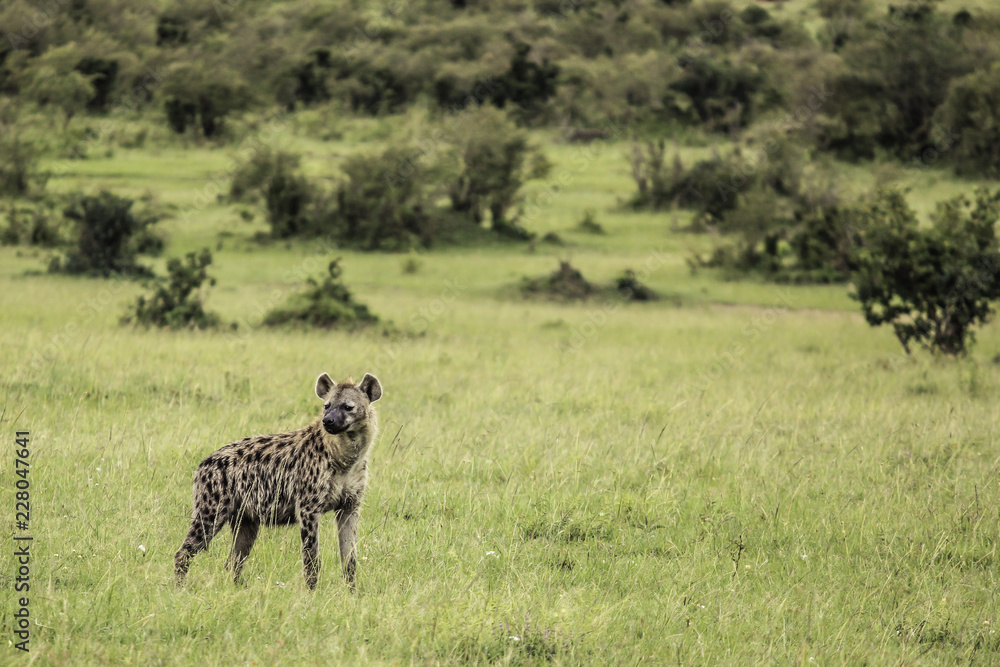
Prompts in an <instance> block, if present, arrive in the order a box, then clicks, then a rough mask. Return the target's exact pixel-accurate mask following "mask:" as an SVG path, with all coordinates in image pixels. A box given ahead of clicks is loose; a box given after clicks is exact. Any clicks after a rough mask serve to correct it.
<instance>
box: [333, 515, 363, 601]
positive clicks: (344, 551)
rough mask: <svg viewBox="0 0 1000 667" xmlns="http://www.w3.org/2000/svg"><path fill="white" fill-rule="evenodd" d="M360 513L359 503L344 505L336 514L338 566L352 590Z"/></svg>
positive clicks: (355, 567) (356, 559)
mask: <svg viewBox="0 0 1000 667" xmlns="http://www.w3.org/2000/svg"><path fill="white" fill-rule="evenodd" d="M360 512H361V506H360V504H359V503H356V502H353V503H350V504H347V505H345V506H344V507H343V508H341V510H340V511H338V512H337V528H338V533H339V537H340V564H341V565H342V566H343V569H344V578H345V579H347V583H348V584H350V586H351V590H354V571H355V570H356V569H357V565H358V554H357V546H356V545H357V541H358V517H359V515H360Z"/></svg>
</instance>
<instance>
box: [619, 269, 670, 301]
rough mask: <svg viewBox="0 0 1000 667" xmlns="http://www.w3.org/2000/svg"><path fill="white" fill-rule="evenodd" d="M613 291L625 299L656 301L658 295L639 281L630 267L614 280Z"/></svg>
mask: <svg viewBox="0 0 1000 667" xmlns="http://www.w3.org/2000/svg"><path fill="white" fill-rule="evenodd" d="M615 291H617V292H618V294H620V295H621V296H622V298H623V299H625V300H626V301H656V300H657V299H659V298H660V296H659V295H658V294H657V293H656V292H654V291H653V290H651V289H650V288H648V287H646V286H645V285H643V284H642V283H641V282H639V279H638V278H637V277H636V275H635V271H633V270H632V269H625V272H624V273H623V274H622V275H621V276H620V277H619V278H618V279H617V280H616V281H615Z"/></svg>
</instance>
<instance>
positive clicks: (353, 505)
mask: <svg viewBox="0 0 1000 667" xmlns="http://www.w3.org/2000/svg"><path fill="white" fill-rule="evenodd" d="M316 395H317V396H319V397H320V398H321V399H323V411H322V414H321V416H320V417H319V418H317V419H316V420H314V421H313V422H312V423H311V424H309V425H308V426H305V427H303V428H300V429H298V430H296V431H291V432H289V433H281V434H278V435H259V436H256V437H253V438H245V439H243V440H240V441H238V442H233V443H230V444H228V445H226V446H225V447H223V448H222V449H220V450H218V451H217V452H215V453H214V454H212V455H211V456H209V457H208V458H207V459H205V460H204V461H202V462H201V464H200V465H199V466H198V470H197V471H196V472H195V475H194V509H193V511H192V513H191V529H190V530H189V531H188V534H187V537H186V538H185V539H184V543H183V544H181V548H180V549H179V550H178V551H177V554H176V555H175V556H174V571H175V574H176V576H177V583H178V584H180V583H182V582H183V581H184V575H185V574H187V570H188V565H189V561H190V559H191V557H192V556H194V555H195V554H197V553H198V552H199V551H203V550H205V549H207V548H208V545H209V543H210V542H211V541H212V538H213V537H214V536H215V534H216V533H217V532H218V531H219V529H220V528H222V526H223V524H225V523H227V522H228V523H229V525H230V527H231V528H232V531H233V548H232V551H231V552H230V554H229V559H228V560H227V561H226V567H227V568H232V570H233V580H234V581H236V582H239V580H240V573H241V571H242V570H243V563H244V562H245V561H246V559H247V556H248V555H249V554H250V549H251V548H253V543H254V541H255V540H256V539H257V531H258V529H259V528H260V526H261V525H262V524H263V525H283V524H290V523H298V524H299V531H300V533H301V535H302V564H303V569H304V572H305V579H306V585H308V586H309V588H315V587H316V580H317V578H318V576H319V568H320V558H319V542H318V531H319V517H320V515H321V514H323V513H324V512H330V511H333V512H335V513H336V516H337V528H338V530H339V537H340V560H341V565H342V566H343V571H344V576H345V577H346V579H347V582H348V584H350V586H351V588H352V589H353V588H354V571H355V568H356V566H357V555H356V551H355V543H356V540H357V527H358V516H359V512H360V510H361V497H362V495H363V494H364V492H365V488H366V487H367V485H368V452H369V450H370V449H371V445H372V442H373V441H374V439H375V433H376V431H377V429H378V419H377V417H376V414H375V406H374V405H372V404H373V403H374V402H375V401H377V400H378V399H379V398H381V396H382V385H380V384H379V381H378V379H377V378H376V377H375V376H374V375H370V374H366V375H365V377H364V379H363V380H361V382H359V383H358V384H354V382H353V381H352V380H350V379H348V380H347V381H346V382H344V383H341V384H337V383H336V382H334V381H333V380H332V379H330V376H329V375H327V374H326V373H323V374H322V375H320V376H319V378H318V379H317V380H316Z"/></svg>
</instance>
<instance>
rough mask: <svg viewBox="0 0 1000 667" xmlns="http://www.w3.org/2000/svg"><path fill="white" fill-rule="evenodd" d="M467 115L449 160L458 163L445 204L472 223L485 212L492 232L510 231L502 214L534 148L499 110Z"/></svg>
mask: <svg viewBox="0 0 1000 667" xmlns="http://www.w3.org/2000/svg"><path fill="white" fill-rule="evenodd" d="M467 114H468V115H467V116H466V117H465V118H464V119H463V121H462V126H461V127H460V129H459V131H458V132H457V135H456V137H455V140H454V145H455V148H454V155H453V156H451V158H453V159H450V160H449V161H450V162H452V163H454V164H457V165H458V171H457V172H456V173H453V174H452V176H451V177H450V178H449V182H448V196H449V198H450V199H451V207H452V209H453V210H455V211H457V212H460V213H466V214H468V215H469V217H470V218H471V219H472V221H473V222H474V223H475V224H477V225H478V224H481V223H482V222H483V220H484V219H485V215H486V212H487V211H489V213H490V217H491V225H492V228H493V230H494V231H498V232H508V231H516V230H517V229H518V228H516V227H515V225H514V224H513V223H512V222H511V221H509V220H508V219H507V212H508V211H509V210H510V209H511V208H512V207H513V206H514V205H515V204H516V203H517V201H518V193H519V191H520V189H521V186H522V185H523V184H524V182H525V181H526V180H527V179H528V178H529V177H530V175H531V174H529V169H527V168H526V164H527V162H528V158H529V156H531V155H532V154H533V152H534V149H533V148H532V147H531V145H530V144H529V143H528V137H527V135H526V134H525V133H524V132H523V131H522V130H519V129H518V128H517V127H516V126H515V125H514V124H513V123H512V122H510V121H509V120H508V119H507V117H506V116H505V115H504V114H503V112H501V111H498V110H496V109H492V108H490V107H482V108H479V109H474V110H472V111H468V112H467Z"/></svg>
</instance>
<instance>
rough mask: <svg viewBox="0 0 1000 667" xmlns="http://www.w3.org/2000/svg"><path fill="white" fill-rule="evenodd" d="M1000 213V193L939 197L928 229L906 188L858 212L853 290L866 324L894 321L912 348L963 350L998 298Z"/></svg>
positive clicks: (900, 336)
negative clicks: (915, 345) (920, 222)
mask: <svg viewBox="0 0 1000 667" xmlns="http://www.w3.org/2000/svg"><path fill="white" fill-rule="evenodd" d="M998 218H1000V191H997V192H992V193H991V192H988V191H986V190H977V191H976V195H975V202H974V203H973V202H970V201H969V200H968V199H967V198H966V197H965V196H958V197H956V198H954V199H951V200H948V201H946V202H942V203H939V204H938V207H937V210H936V212H935V213H934V214H933V215H932V216H931V222H932V224H931V226H930V227H929V228H921V227H920V226H919V225H918V222H917V217H916V215H915V214H914V212H913V210H912V209H910V207H909V206H908V205H907V204H906V200H905V199H904V198H903V195H902V193H900V192H898V191H888V192H880V193H879V194H878V195H877V196H876V197H875V198H874V200H873V201H871V202H869V203H868V204H867V205H866V206H865V207H863V208H862V210H861V216H860V221H861V224H862V225H863V231H862V235H861V239H862V241H861V246H860V248H858V249H857V251H856V253H855V261H856V266H857V269H856V272H855V275H854V286H855V290H856V292H855V293H854V294H852V295H851V297H852V298H854V299H856V300H857V301H860V302H861V308H862V311H863V312H864V315H865V319H866V320H867V321H868V323H869V324H870V325H872V326H880V325H882V324H891V325H892V327H893V330H894V331H895V333H896V337H897V338H898V339H899V342H900V343H902V344H903V349H905V350H906V352H907V354H909V353H910V345H911V343H913V342H916V343H918V344H920V345H922V346H923V347H925V348H927V349H929V350H931V351H938V352H942V353H944V354H950V355H959V354H963V353H965V351H966V349H967V347H968V345H969V344H971V343H972V342H973V341H974V340H975V335H974V332H973V329H974V327H976V326H978V325H981V324H983V323H985V322H987V321H988V320H989V318H990V316H991V315H992V314H993V302H994V301H995V300H997V299H998V298H1000V243H998V240H997V236H996V230H995V226H996V223H997V220H998Z"/></svg>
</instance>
